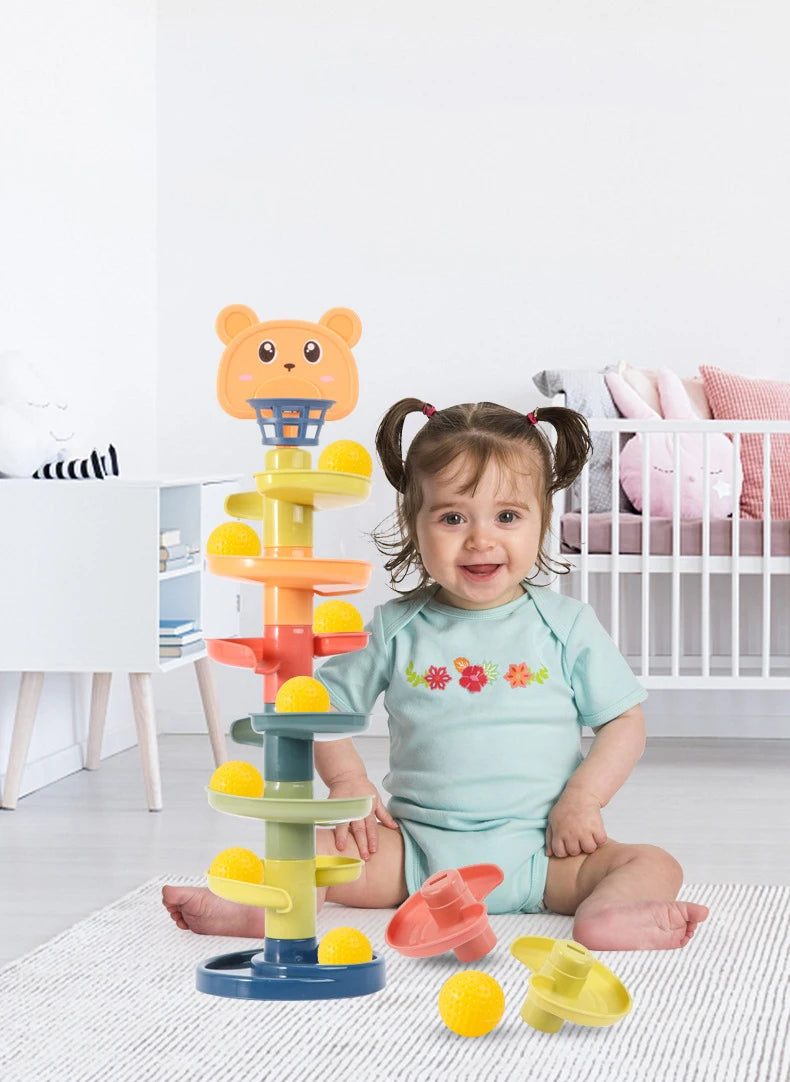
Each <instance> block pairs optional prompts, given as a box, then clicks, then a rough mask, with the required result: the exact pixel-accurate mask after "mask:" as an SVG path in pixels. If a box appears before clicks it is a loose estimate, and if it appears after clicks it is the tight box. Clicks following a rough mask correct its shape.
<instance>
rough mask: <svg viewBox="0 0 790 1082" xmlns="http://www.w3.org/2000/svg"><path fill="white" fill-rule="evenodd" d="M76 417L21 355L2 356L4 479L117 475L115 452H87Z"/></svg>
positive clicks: (0, 451) (0, 454)
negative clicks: (79, 433)
mask: <svg viewBox="0 0 790 1082" xmlns="http://www.w3.org/2000/svg"><path fill="white" fill-rule="evenodd" d="M74 413H75V411H74V410H73V409H72V407H71V406H70V405H69V403H68V402H67V401H66V400H65V399H64V398H63V397H62V396H61V395H59V394H58V393H57V392H55V391H54V390H53V389H52V388H51V387H48V386H47V384H46V383H45V382H44V380H42V378H41V377H40V376H39V374H38V373H37V372H36V370H35V369H34V368H33V366H32V365H31V364H30V363H29V362H28V361H26V360H25V359H24V358H23V357H21V356H20V354H19V353H15V352H8V353H3V354H0V476H4V477H35V476H40V477H52V478H56V477H60V478H64V479H71V478H73V479H83V478H102V477H105V476H107V475H108V474H113V475H117V473H118V463H117V458H116V454H115V449H114V448H113V447H112V446H110V447H108V449H107V451H106V452H105V453H104V454H103V455H99V453H98V452H97V451H95V450H93V451H91V450H87V451H86V448H85V442H84V437H80V436H79V435H78V433H77V431H76V428H77V427H78V426H77V425H76V424H75V419H74ZM75 456H76V457H75Z"/></svg>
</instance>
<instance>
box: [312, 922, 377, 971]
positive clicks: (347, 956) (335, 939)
mask: <svg viewBox="0 0 790 1082" xmlns="http://www.w3.org/2000/svg"><path fill="white" fill-rule="evenodd" d="M318 961H319V962H320V963H321V965H322V966H354V965H358V964H359V963H360V962H372V961H373V948H372V947H371V945H370V940H369V939H368V937H367V936H366V935H365V934H364V933H363V932H360V931H359V930H358V929H357V928H333V929H332V931H331V932H327V933H326V935H325V936H324V938H323V939H322V940H321V942H320V943H319V944H318Z"/></svg>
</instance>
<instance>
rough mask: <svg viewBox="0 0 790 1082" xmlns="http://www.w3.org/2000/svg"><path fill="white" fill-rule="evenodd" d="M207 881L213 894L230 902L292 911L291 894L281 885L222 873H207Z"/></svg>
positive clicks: (287, 911)
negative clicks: (225, 875) (273, 885)
mask: <svg viewBox="0 0 790 1082" xmlns="http://www.w3.org/2000/svg"><path fill="white" fill-rule="evenodd" d="M206 882H207V883H208V889H209V890H210V891H211V893H212V894H216V895H217V896H218V897H220V898H227V899H228V901H229V902H241V904H242V905H257V906H259V907H260V908H264V909H276V910H277V912H278V913H290V912H291V910H292V909H293V901H292V900H291V896H290V894H289V893H288V892H287V891H285V890H282V889H281V888H280V887H267V886H266V884H265V883H244V882H243V881H242V880H241V879H226V878H225V877H224V876H221V875H207V876H206Z"/></svg>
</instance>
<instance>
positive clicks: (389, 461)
mask: <svg viewBox="0 0 790 1082" xmlns="http://www.w3.org/2000/svg"><path fill="white" fill-rule="evenodd" d="M423 405H424V403H423V402H422V401H421V399H419V398H402V399H401V400H400V402H396V403H395V405H394V406H390V408H389V409H388V410H387V412H386V413H385V414H384V416H383V417H382V419H381V423H380V424H379V427H378V430H377V432H376V453H377V455H378V456H379V461H380V462H381V468H382V469H383V470H384V475H385V476H386V478H387V480H388V481H389V483H390V484H391V485H392V487H393V488H394V489H395V490H396V491H398V492H403V491H404V490H405V488H406V471H405V468H404V462H403V459H404V455H403V425H404V422H405V420H406V418H407V417H408V416H409V414H410V413H415V412H416V411H417V410H420V411H421V410H422V408H423Z"/></svg>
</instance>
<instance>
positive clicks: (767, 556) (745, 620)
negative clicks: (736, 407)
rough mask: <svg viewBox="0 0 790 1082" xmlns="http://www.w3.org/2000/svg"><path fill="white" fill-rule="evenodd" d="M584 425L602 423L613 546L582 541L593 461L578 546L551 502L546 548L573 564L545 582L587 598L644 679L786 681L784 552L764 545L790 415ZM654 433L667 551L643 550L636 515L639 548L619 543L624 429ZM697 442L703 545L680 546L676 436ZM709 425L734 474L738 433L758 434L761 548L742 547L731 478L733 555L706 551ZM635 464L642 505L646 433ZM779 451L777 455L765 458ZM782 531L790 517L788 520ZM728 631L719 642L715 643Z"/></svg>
mask: <svg viewBox="0 0 790 1082" xmlns="http://www.w3.org/2000/svg"><path fill="white" fill-rule="evenodd" d="M589 425H590V430H591V433H592V434H593V435H594V436H595V435H597V434H601V433H611V458H612V468H611V478H610V486H609V488H610V498H609V501H608V502H609V507H608V508H607V509H606V510H607V512H608V513H609V514H610V515H611V546H610V551H608V552H605V553H593V552H591V551H590V513H591V512H590V484H589V481H590V468H589V465H588V466H586V467H585V469H584V471H583V472H582V475H581V478H580V492H579V499H578V508H579V509H580V511H581V538H580V544H579V550H580V551H579V552H578V553H569V552H567V551H563V550H562V547H561V525H562V516H563V514H565V513H566V511H567V510H569V507H568V498H567V494H565V498H564V499H561V500H559V501H558V503H557V506H555V510H554V521H553V525H552V537H553V552H552V554H553V556H554V557H555V559H558V560H560V561H564V562H566V563H569V564H570V565H571V566H572V568H573V574H571V575H567V576H560V577H559V578H558V580H557V581H556V582H555V584H554V588H556V589H560V590H562V592H563V593H570V594H573V595H574V596H576V597H579V598H580V599H581V600H583V601H589V602H590V603H592V604H593V606H594V608H595V609H596V612H597V613H598V616H599V618H601V620H602V622H603V623H604V626H606V627H607V630H608V631H609V634H610V635H611V636H612V638H613V640H614V641H615V643H616V644H617V645H618V647H619V648H620V649H621V650H622V651H623V653H624V654H625V656H626V657H627V658H628V659H629V661H630V662H631V664H632V666H633V668H634V670H635V672H636V673H637V675H638V676H639V677H640V679H641V680H642V682H643V683H644V684H645V686H647V687H656V688H658V687H672V688H678V687H689V688H691V687H698V688H703V687H704V688H720V689H726V688H733V689H735V688H738V689H749V688H765V687H770V688H775V689H785V688H787V689H790V616H788V615H787V614H788V612H790V556H785V555H776V554H774V553H772V551H771V533H772V523H773V521H774V520H773V519H772V518H771V490H772V454H771V448H772V438H773V437H775V436H776V435H779V434H790V421H712V420H711V421H705V420H702V419H700V420H683V421H681V420H661V419H650V420H647V419H645V420H641V419H640V420H637V419H618V420H613V419H609V418H605V419H604V418H600V419H598V418H593V419H590V420H589ZM649 433H663V434H665V435H667V436H669V438H670V440H671V447H672V458H673V470H674V477H673V481H672V485H673V488H672V520H671V536H672V543H671V552H670V554H669V555H667V554H658V553H655V552H651V519H650V515H649V514H647V513H643V514H642V520H641V524H640V525H641V553H639V554H638V555H633V554H629V553H623V552H622V551H621V535H620V507H621V489H620V482H619V478H620V454H621V447H622V444H623V442H624V438H625V437H630V436H631V435H633V434H649ZM685 433H695V434H698V435H699V436H701V440H702V456H703V462H702V469H703V492H702V514H701V526H702V533H701V546H700V551H699V552H695V553H694V554H692V555H689V554H684V553H683V552H682V549H681V522H682V520H681V499H680V496H681V492H680V487H681V474H680V462H681V457H680V447H681V443H680V441H681V436H682V435H683V434H685ZM715 433H725V434H726V435H728V436H729V437H730V438H731V441H732V469H733V476H739V475H740V472H741V448H742V437H743V436H744V435H745V434H750V435H751V434H755V435H758V436H760V437H761V442H762V473H763V486H762V507H763V512H764V513H763V518H762V552H761V554H760V555H757V556H755V555H750V554H746V553H743V552H742V546H741V519H740V507H739V486H738V485H733V491H732V494H731V495H732V507H731V511H730V514H731V520H730V521H731V554H730V555H727V556H720V555H713V554H712V553H711V516H710V509H711V486H712V482H711V475H710V462H711V449H710V439H711V437H712V436H713V435H714V434H715ZM642 443H643V460H642V473H641V486H642V500H643V507H644V508H649V507H650V506H651V504H652V503H653V502H654V501H651V499H650V488H651V475H652V472H653V470H652V464H651V449H650V441H649V440H647V439H644V440H643V441H642ZM776 461H777V459H776V458H775V457H774V459H773V463H775V462H776ZM788 529H790V526H788ZM724 637H726V638H727V639H728V642H724V641H723V638H724Z"/></svg>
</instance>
